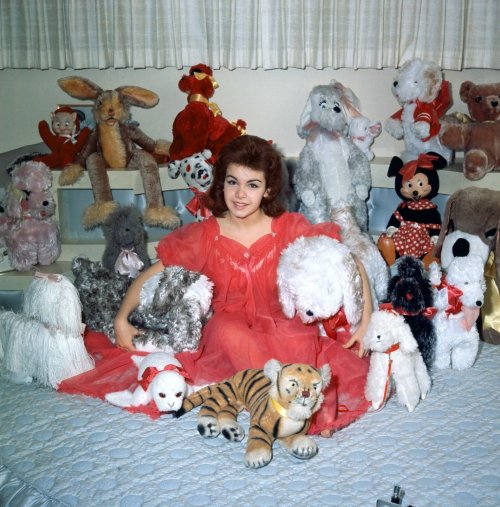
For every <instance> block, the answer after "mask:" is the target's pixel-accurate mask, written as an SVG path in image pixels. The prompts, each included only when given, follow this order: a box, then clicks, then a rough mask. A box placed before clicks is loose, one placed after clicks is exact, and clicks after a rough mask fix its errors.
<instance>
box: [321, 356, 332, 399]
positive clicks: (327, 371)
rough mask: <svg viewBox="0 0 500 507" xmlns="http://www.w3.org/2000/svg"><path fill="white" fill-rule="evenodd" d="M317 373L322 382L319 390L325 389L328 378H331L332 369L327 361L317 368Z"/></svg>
mask: <svg viewBox="0 0 500 507" xmlns="http://www.w3.org/2000/svg"><path fill="white" fill-rule="evenodd" d="M319 374H320V375H321V381H322V382H323V386H322V389H321V391H323V392H324V391H325V389H326V388H327V387H328V386H329V385H330V380H331V379H332V369H331V368H330V365H329V364H328V363H326V364H324V365H323V366H322V367H321V368H320V369H319Z"/></svg>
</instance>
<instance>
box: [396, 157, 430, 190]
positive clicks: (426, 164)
mask: <svg viewBox="0 0 500 507" xmlns="http://www.w3.org/2000/svg"><path fill="white" fill-rule="evenodd" d="M433 160H438V157H436V156H435V155H428V154H427V153H421V154H420V155H419V156H418V159H417V160H410V162H407V163H406V164H405V165H404V166H403V167H402V168H401V169H400V170H399V174H402V175H403V183H405V182H407V181H408V180H411V179H412V178H413V176H415V173H416V172H417V169H426V170H429V171H432V170H433V169H434V166H433V165H432V161H433Z"/></svg>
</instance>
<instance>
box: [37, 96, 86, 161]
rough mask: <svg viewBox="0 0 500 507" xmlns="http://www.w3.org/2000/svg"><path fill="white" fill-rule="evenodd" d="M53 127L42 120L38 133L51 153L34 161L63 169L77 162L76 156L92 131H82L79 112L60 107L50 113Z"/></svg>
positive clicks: (83, 129) (84, 129)
mask: <svg viewBox="0 0 500 507" xmlns="http://www.w3.org/2000/svg"><path fill="white" fill-rule="evenodd" d="M50 118H51V127H52V129H51V127H49V124H48V123H47V122H46V121H45V120H42V121H41V122H40V123H39V124H38V132H39V133H40V137H41V138H42V140H43V142H44V143H45V144H46V145H47V146H48V147H49V148H50V153H48V154H46V155H39V156H36V157H35V158H34V159H33V160H35V161H37V162H43V163H44V164H46V165H48V166H49V167H51V168H59V169H63V168H64V167H66V166H67V165H68V164H72V163H73V162H74V161H75V158H76V156H77V155H78V153H79V152H80V150H81V149H82V148H83V145H84V144H85V142H86V141H87V139H88V137H89V136H90V129H89V128H87V127H84V128H82V129H80V118H79V116H78V112H77V111H75V110H74V109H72V108H71V107H68V106H64V107H59V108H57V109H56V110H55V111H53V112H52V113H50Z"/></svg>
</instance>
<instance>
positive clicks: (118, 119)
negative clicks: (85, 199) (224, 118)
mask: <svg viewBox="0 0 500 507" xmlns="http://www.w3.org/2000/svg"><path fill="white" fill-rule="evenodd" d="M58 84H59V86H60V87H61V88H62V89H63V90H64V91H65V92H66V93H68V94H69V95H71V97H74V98H76V99H80V100H93V101H94V118H95V121H96V128H95V130H94V131H93V132H92V134H91V135H90V137H89V138H88V139H87V142H86V143H85V146H84V147H83V149H82V150H81V152H80V153H79V154H78V156H77V158H76V160H75V163H74V164H70V165H68V166H66V167H65V168H64V170H63V172H62V173H61V175H60V178H59V183H60V184H61V185H72V184H73V183H75V182H76V181H77V180H78V178H80V176H81V174H82V172H83V167H86V168H87V171H88V174H89V178H90V182H91V185H92V191H93V193H94V200H95V202H94V204H92V205H91V206H89V207H88V208H87V209H86V210H85V212H84V216H83V224H84V225H85V227H87V228H93V227H96V226H98V225H100V224H102V223H104V222H105V220H106V219H107V217H108V216H109V214H110V213H111V212H112V211H113V210H114V209H115V207H116V203H115V202H114V201H113V196H112V194H111V188H110V185H109V177H108V169H138V170H139V171H140V173H141V177H142V183H143V186H144V193H145V196H146V210H145V212H144V221H145V222H146V223H147V224H148V225H152V226H160V227H166V228H170V229H171V228H175V227H177V226H178V225H179V224H180V220H179V217H178V215H177V213H176V212H175V210H174V209H173V208H171V207H169V206H165V205H164V202H163V194H162V190H161V182H160V174H159V171H158V164H157V162H156V160H155V158H154V156H153V154H156V155H166V154H167V152H168V143H167V141H164V140H159V141H154V140H153V139H151V138H150V137H148V136H147V135H146V134H145V133H144V132H142V130H140V129H139V127H138V126H137V125H136V124H134V123H131V122H130V121H129V120H130V106H137V107H142V108H145V109H149V108H152V107H154V106H156V104H158V102H159V98H158V95H156V93H154V92H152V91H150V90H146V89H145V88H141V87H139V86H120V87H118V88H116V89H115V90H103V89H102V88H101V87H100V86H98V85H97V84H95V83H93V82H92V81H90V80H89V79H85V78H82V77H77V76H70V77H65V78H60V79H59V80H58ZM136 145H138V146H140V147H141V148H143V149H142V150H139V149H137V148H136Z"/></svg>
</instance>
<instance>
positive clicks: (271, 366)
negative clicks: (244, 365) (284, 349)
mask: <svg viewBox="0 0 500 507" xmlns="http://www.w3.org/2000/svg"><path fill="white" fill-rule="evenodd" d="M281 368H282V366H281V363H280V362H279V361H278V360H277V359H269V361H268V362H267V363H266V364H265V365H264V375H265V376H266V377H267V378H269V379H270V380H271V382H272V383H273V384H275V383H276V380H277V378H278V374H279V372H280V371H281Z"/></svg>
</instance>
